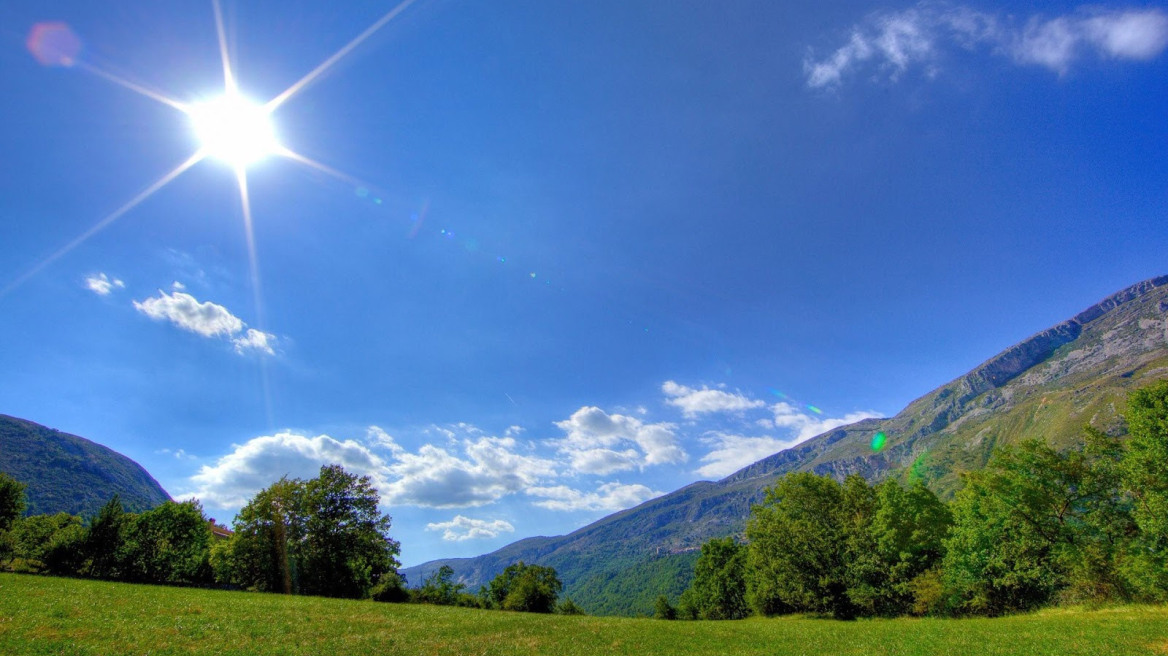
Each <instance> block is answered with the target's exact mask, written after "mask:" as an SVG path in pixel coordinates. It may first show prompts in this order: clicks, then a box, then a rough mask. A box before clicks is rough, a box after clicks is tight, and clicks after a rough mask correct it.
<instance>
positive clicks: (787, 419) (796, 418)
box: [771, 401, 880, 446]
mask: <svg viewBox="0 0 1168 656" xmlns="http://www.w3.org/2000/svg"><path fill="white" fill-rule="evenodd" d="M771 411H772V412H774V414H775V418H774V424H775V427H776V428H779V429H782V428H786V429H788V430H789V431H791V432H793V433H794V437H793V438H792V439H791V442H790V445H789V446H794V445H795V444H799V443H800V442H805V441H807V440H809V439H811V438H813V437H815V436H816V435H820V434H822V433H826V432H827V431H829V430H831V429H833V428H839V427H840V426H846V425H848V424H854V423H856V422H857V421H861V420H864V419H871V418H872V417H879V416H880V414H879V413H876V412H869V411H863V410H862V411H859V412H850V413H848V414H846V415H844V416H843V417H825V416H823V415H812V414H808V413H806V412H803V411H802V410H800V409H799V408H798V407H796V406H794V405H791V404H790V403H786V402H783V401H780V402H778V403H776V404H774V405H773V406H771Z"/></svg>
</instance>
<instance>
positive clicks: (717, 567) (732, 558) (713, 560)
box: [666, 537, 750, 620]
mask: <svg viewBox="0 0 1168 656" xmlns="http://www.w3.org/2000/svg"><path fill="white" fill-rule="evenodd" d="M683 594H684V595H685V605H686V612H685V615H686V616H688V617H691V618H694V619H703V620H737V619H742V618H744V617H746V616H747V615H750V605H749V604H747V603H746V545H743V544H739V542H738V541H737V540H735V539H734V538H732V537H727V538H713V539H711V540H709V541H707V542H706V543H705V544H703V545H702V554H701V555H700V556H698V560H697V563H695V564H694V580H693V583H692V584H691V586H690V588H689V590H686V591H685V593H683ZM666 602H668V600H666Z"/></svg>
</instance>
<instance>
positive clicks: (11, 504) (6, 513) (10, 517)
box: [0, 472, 28, 531]
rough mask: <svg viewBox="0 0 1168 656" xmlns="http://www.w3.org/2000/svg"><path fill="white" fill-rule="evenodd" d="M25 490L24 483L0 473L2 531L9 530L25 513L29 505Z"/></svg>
mask: <svg viewBox="0 0 1168 656" xmlns="http://www.w3.org/2000/svg"><path fill="white" fill-rule="evenodd" d="M24 488H25V485H24V483H21V482H20V481H18V480H16V479H15V478H13V477H11V476H9V475H8V474H5V473H4V472H0V531H6V530H8V528H9V527H11V526H12V522H14V521H16V520H17V518H19V517H20V516H21V514H23V513H24V509H25V507H27V505H28V503H27V501H26V499H25V496H24Z"/></svg>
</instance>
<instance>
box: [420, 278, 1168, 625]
mask: <svg viewBox="0 0 1168 656" xmlns="http://www.w3.org/2000/svg"><path fill="white" fill-rule="evenodd" d="M1164 378H1168V276H1163V277H1160V278H1155V279H1152V280H1147V281H1144V282H1141V283H1139V284H1136V285H1133V286H1131V287H1129V288H1127V289H1125V290H1123V291H1121V292H1119V293H1117V294H1114V295H1112V296H1110V297H1108V298H1106V299H1104V300H1103V301H1101V302H1099V303H1097V304H1096V305H1093V306H1091V307H1090V308H1088V309H1087V310H1084V311H1083V312H1081V313H1079V314H1078V315H1076V316H1075V317H1074V318H1071V319H1068V320H1067V321H1064V322H1062V323H1060V324H1059V325H1057V326H1055V327H1053V328H1050V329H1048V330H1045V331H1042V332H1041V333H1038V334H1037V335H1034V336H1032V337H1030V338H1029V339H1026V340H1025V341H1023V342H1021V343H1019V344H1016V345H1014V346H1012V347H1010V348H1008V349H1006V350H1005V351H1003V352H1001V353H999V354H998V355H996V356H994V357H993V358H991V359H990V360H988V361H986V362H985V363H983V364H982V365H981V366H979V367H977V368H976V369H974V370H973V371H971V372H969V373H968V374H966V375H964V376H961V377H960V378H958V379H956V380H954V381H952V382H950V383H947V384H945V385H943V386H941V387H940V388H938V389H936V390H933V391H932V392H929V393H928V394H926V395H924V396H922V397H921V398H919V399H917V400H916V401H913V402H912V403H910V404H909V405H908V407H907V408H905V409H904V410H903V411H901V412H900V413H899V414H897V415H896V416H895V417H892V418H889V419H868V420H864V421H861V422H859V423H856V424H851V425H849V426H844V427H842V428H838V429H836V430H832V431H829V432H827V433H824V434H822V435H819V436H817V437H815V438H812V439H811V440H808V441H807V442H804V443H803V444H801V445H799V446H797V447H793V448H791V449H787V450H784V451H781V452H779V453H776V454H774V455H772V456H770V457H767V458H764V459H763V460H760V461H758V462H756V463H754V464H753V465H750V466H748V467H746V468H744V469H742V470H740V471H738V472H736V473H734V474H732V475H730V476H728V477H726V478H724V479H722V480H720V481H717V482H705V481H703V482H698V483H694V484H692V485H688V486H686V487H684V488H682V489H680V490H677V491H675V492H672V493H670V494H667V495H664V496H662V497H658V498H656V499H652V500H650V501H647V502H645V503H643V504H641V505H639V506H637V507H635V508H630V509H628V510H625V511H622V512H619V513H616V514H613V515H610V516H608V517H605V518H603V519H601V520H599V521H597V522H594V523H592V524H590V525H588V526H585V527H584V528H581V529H579V530H577V531H574V532H572V533H570V534H568V535H564V536H558V537H537V538H528V539H526V540H520V541H518V542H515V543H513V544H510V545H508V546H506V547H503V548H502V549H499V550H498V551H495V552H492V553H489V554H485V555H482V556H478V557H476V558H462V559H449V560H439V561H432V562H429V563H425V564H422V565H419V566H417V567H412V568H409V569H407V570H405V573H406V575H407V577H408V578H409V581H410V583H411V584H414V585H416V584H419V583H420V582H421V581H422V579H424V578H425V576H427V575H428V574H429V573H430V572H432V571H433V570H435V569H437V568H438V567H440V566H441V565H450V566H451V567H453V568H454V570H455V574H456V577H457V578H459V579H460V580H461V581H463V582H464V583H467V584H468V585H469V586H470V587H471V588H472V589H476V588H477V586H478V585H480V584H483V583H486V582H487V581H489V580H490V579H491V578H492V577H493V576H495V574H497V573H498V572H499V571H501V570H502V569H503V568H504V567H506V566H507V565H509V564H511V563H513V562H515V561H518V560H524V561H526V562H528V563H537V564H541V565H550V566H552V567H555V568H556V570H557V571H558V572H559V573H560V576H561V578H562V579H563V580H564V584H565V590H564V592H565V594H566V595H568V596H570V597H572V598H573V599H574V600H575V601H576V602H577V603H579V604H580V605H581V606H583V607H584V608H585V609H586V610H588V611H589V612H592V613H618V614H637V613H649V612H651V611H652V603H653V600H654V599H655V598H656V596H657V595H658V594H668V595H671V596H673V597H674V598H675V599H676V596H677V595H678V594H680V592H681V590H683V589H684V588H685V586H686V585H688V582H689V577H690V574H691V573H692V563H693V560H694V559H695V557H696V556H695V553H694V551H695V550H696V549H697V548H698V547H699V546H700V545H701V543H702V542H704V541H705V540H707V539H709V538H711V537H718V536H725V535H737V534H741V533H742V531H743V528H744V526H745V523H746V518H747V516H748V515H749V512H750V506H751V505H752V504H753V503H756V502H757V501H759V500H760V499H761V498H762V494H763V490H764V489H765V488H766V487H767V486H768V485H770V484H772V483H773V482H774V480H775V479H776V478H777V477H778V476H780V475H782V474H785V473H787V472H792V471H813V472H816V473H819V474H828V475H831V476H834V477H836V478H840V479H842V478H843V477H845V476H847V475H848V474H852V473H857V474H860V475H862V476H864V477H865V478H867V479H869V480H870V481H876V480H879V479H882V478H885V477H887V476H899V477H902V478H904V479H905V480H909V479H920V480H923V481H925V482H926V483H927V484H928V485H929V486H930V487H931V488H933V489H934V490H935V491H937V492H938V493H940V494H941V495H942V496H948V495H951V494H952V492H953V491H954V490H955V489H956V488H957V486H958V485H959V484H960V478H959V476H960V473H961V472H963V471H968V470H973V469H979V468H981V467H983V466H984V465H985V463H986V461H987V460H988V458H989V456H990V453H991V452H992V451H993V448H994V447H995V446H997V445H999V444H1010V443H1014V442H1017V441H1019V440H1021V439H1024V438H1028V437H1040V438H1043V439H1045V440H1047V441H1048V442H1050V443H1052V444H1055V445H1057V446H1062V447H1071V446H1073V445H1075V444H1077V443H1079V442H1080V441H1081V440H1082V433H1083V430H1082V429H1083V427H1084V426H1086V425H1091V426H1094V427H1096V428H1099V429H1101V430H1104V431H1107V432H1110V433H1119V432H1121V431H1122V430H1123V423H1122V418H1121V417H1120V416H1119V414H1118V413H1119V409H1120V408H1122V407H1123V400H1124V397H1125V396H1126V394H1127V392H1128V391H1129V390H1131V389H1133V388H1135V387H1139V386H1142V385H1146V384H1148V383H1149V382H1151V381H1153V380H1158V379H1164ZM878 433H883V440H877V441H875V442H874V438H875V437H876V435H877V434H878ZM881 442H882V446H881V448H879V449H874V448H873V447H874V446H876V445H879V444H880V443H881Z"/></svg>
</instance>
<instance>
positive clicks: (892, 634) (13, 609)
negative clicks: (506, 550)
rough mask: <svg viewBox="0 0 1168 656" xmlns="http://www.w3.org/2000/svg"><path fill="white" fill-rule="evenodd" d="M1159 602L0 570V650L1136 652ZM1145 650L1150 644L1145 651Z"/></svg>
mask: <svg viewBox="0 0 1168 656" xmlns="http://www.w3.org/2000/svg"><path fill="white" fill-rule="evenodd" d="M1166 646H1168V607H1155V606H1122V607H1116V608H1107V609H1100V610H1075V609H1071V610H1067V609H1060V610H1051V611H1043V612H1040V613H1036V614H1032V615H1025V616H1016V617H1008V618H1003V619H996V620H987V619H974V620H930V619H923V620H922V619H915V620H914V619H907V620H871V621H859V622H836V621H831V620H820V619H806V618H780V619H772V620H762V619H752V620H744V621H738V622H665V621H660V620H650V619H625V618H612V617H563V616H547V615H542V616H541V615H532V614H524V613H507V612H502V611H480V610H468V609H460V608H448V607H435V606H420V605H390V604H377V603H374V602H370V601H346V600H338V599H322V598H311V597H282V596H279V595H271V594H249V593H242V592H223V591H216V590H198V589H190V588H164V587H155V586H138V585H127V584H118V583H105V582H98V581H82V580H72V579H57V578H48V577H36V576H20V575H12V574H3V575H0V653H3V654H6V655H11V656H21V655H26V654H58V653H62V654H64V653H67V654H128V653H135V654H142V653H150V654H180V653H181V654H191V653H198V654H261V655H267V654H329V655H330V656H344V655H346V654H454V653H460V654H484V655H486V654H533V655H534V654H552V655H556V654H568V655H575V654H759V655H762V654H768V655H774V654H779V655H785V654H821V653H822V654H856V655H857V656H880V655H883V654H888V655H891V654H922V655H923V654H977V655H978V656H989V655H993V654H1052V655H1053V654H1060V655H1062V654H1083V655H1084V656H1086V655H1088V654H1091V655H1095V654H1104V655H1113V654H1115V655H1117V654H1133V655H1134V654H1148V653H1168V652H1165V651H1164V648H1165V647H1166ZM1157 650H1159V652H1157Z"/></svg>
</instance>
